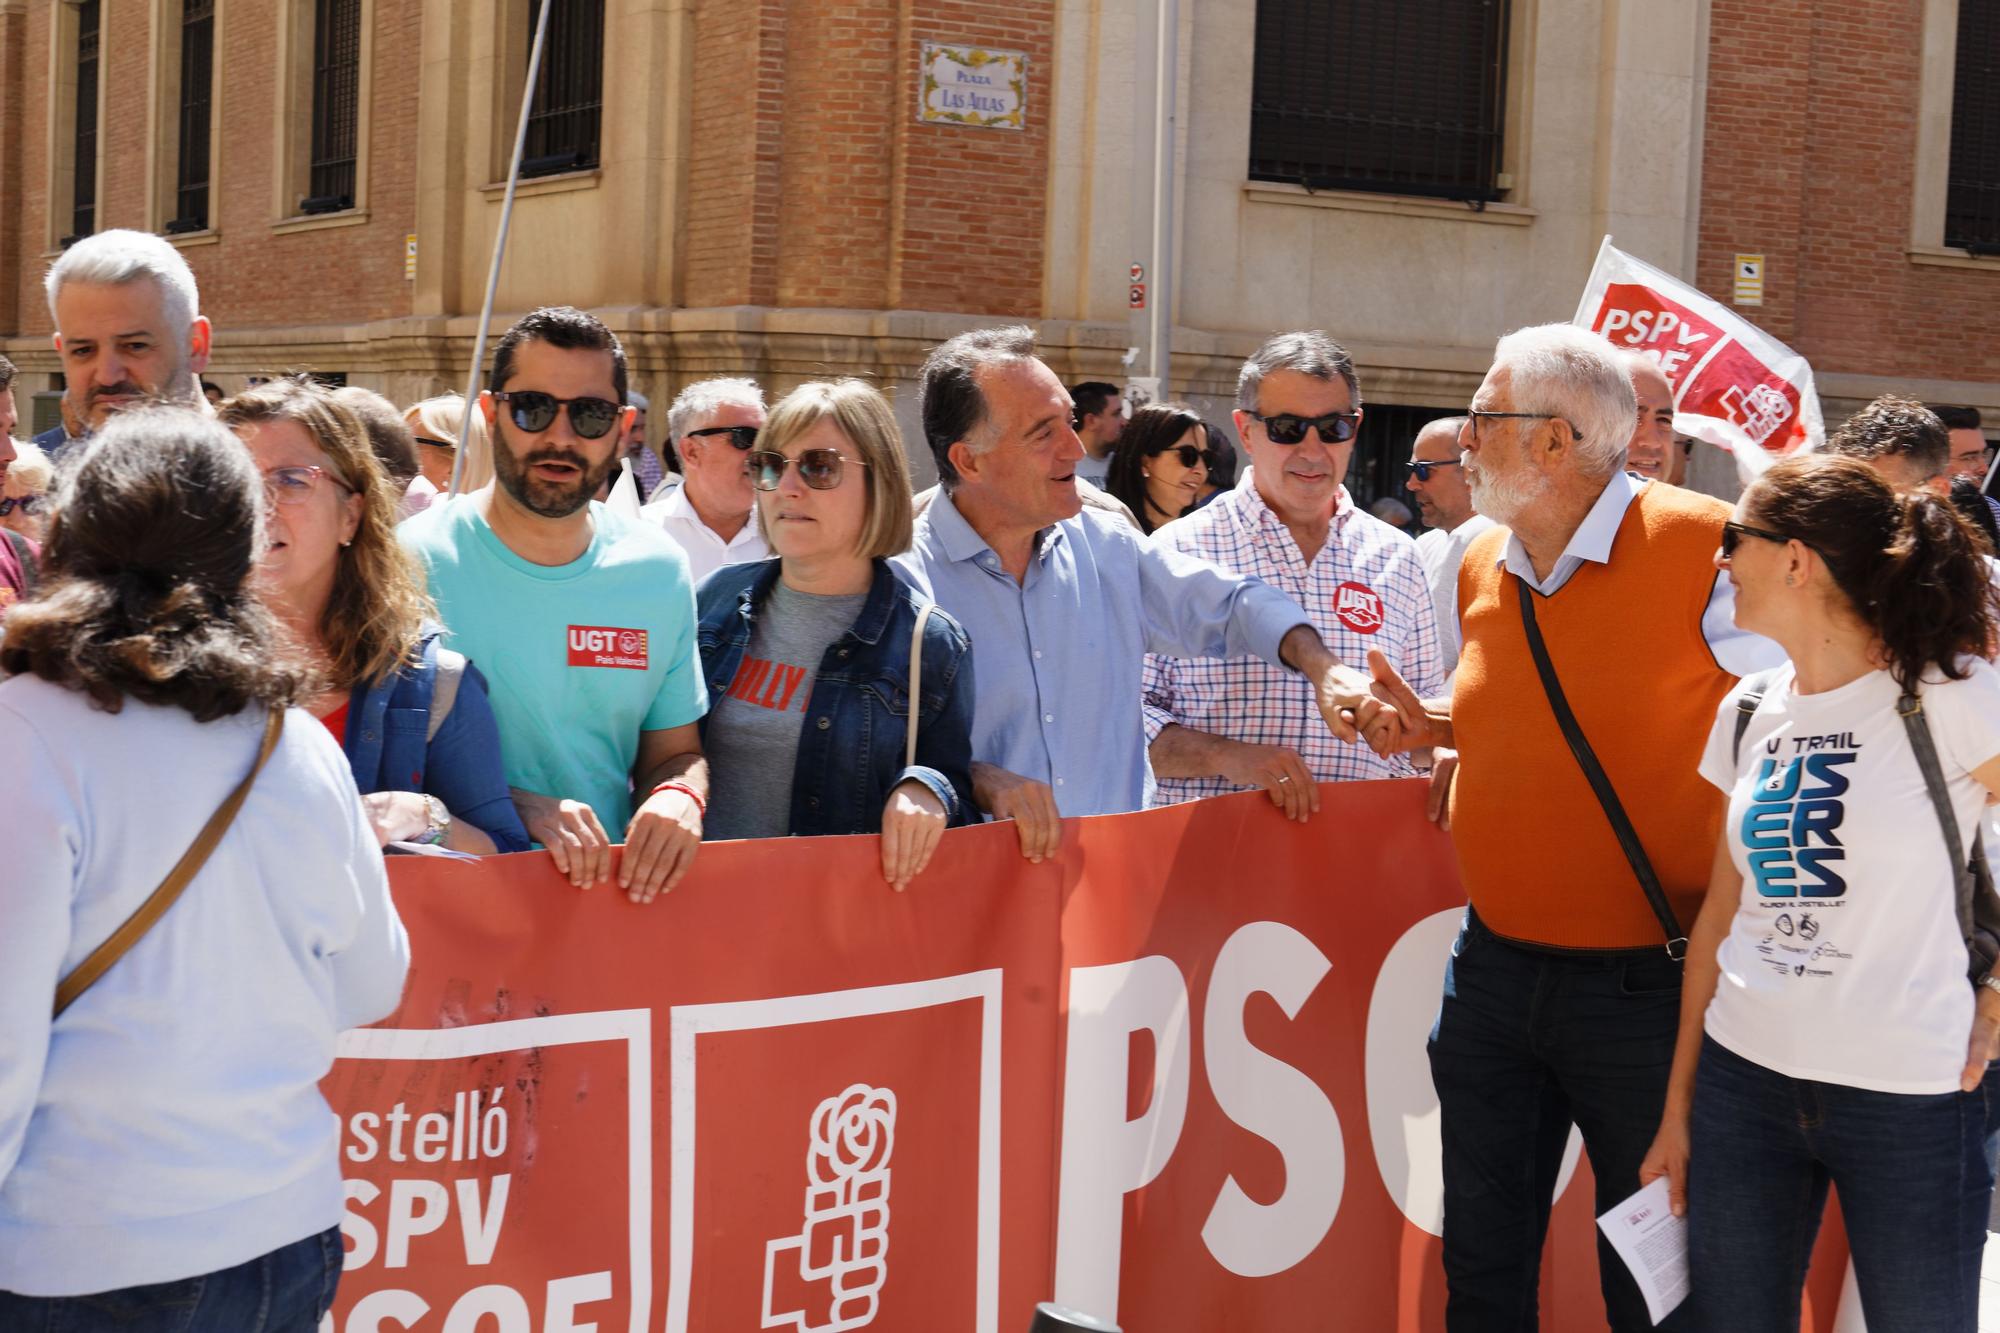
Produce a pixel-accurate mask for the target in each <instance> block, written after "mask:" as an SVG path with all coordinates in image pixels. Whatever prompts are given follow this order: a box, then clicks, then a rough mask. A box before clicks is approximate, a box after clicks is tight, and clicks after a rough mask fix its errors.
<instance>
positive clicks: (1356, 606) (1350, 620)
mask: <svg viewBox="0 0 2000 1333" xmlns="http://www.w3.org/2000/svg"><path fill="white" fill-rule="evenodd" d="M1333 614H1334V615H1335V616H1336V617H1338V618H1339V620H1340V623H1341V624H1343V625H1345V626H1347V628H1349V629H1351V630H1353V631H1354V632H1355V633H1356V634H1373V633H1374V632H1375V631H1377V630H1379V629H1381V628H1382V599H1381V597H1380V596H1378V595H1377V594H1376V592H1375V590H1374V589H1373V588H1371V587H1369V586H1368V585H1367V584H1365V583H1343V584H1341V585H1340V586H1339V587H1338V588H1335V589H1334V590H1333Z"/></svg>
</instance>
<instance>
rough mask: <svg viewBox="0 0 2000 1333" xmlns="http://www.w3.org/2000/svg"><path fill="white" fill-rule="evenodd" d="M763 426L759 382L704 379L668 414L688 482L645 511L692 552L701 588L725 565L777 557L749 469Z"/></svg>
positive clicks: (684, 393) (695, 576)
mask: <svg viewBox="0 0 2000 1333" xmlns="http://www.w3.org/2000/svg"><path fill="white" fill-rule="evenodd" d="M763 428H764V391H763V390H762V389H760V388H758V387H757V382H756V381H755V380H747V379H713V380H701V381H699V382H698V383H694V384H690V385H688V386H687V388H685V389H682V390H681V393H680V397H678V398H676V399H674V405H673V406H672V407H670V408H668V409H667V438H668V439H669V440H671V441H672V442H673V445H674V448H675V450H676V451H678V453H679V454H680V460H681V471H682V475H683V476H684V478H685V480H683V481H682V482H681V484H680V485H678V486H676V487H674V488H673V489H672V490H670V491H668V492H667V493H666V494H665V495H663V496H661V497H660V498H659V499H658V500H655V501H653V502H652V503H651V504H649V505H647V506H645V508H643V509H642V510H640V513H641V514H643V515H644V516H645V517H646V518H648V519H651V520H652V521H653V522H655V523H657V524H659V525H660V527H662V528H663V529H665V530H666V534H667V535H668V536H669V537H672V538H673V539H674V541H675V542H677V543H678V544H679V545H680V548H681V549H682V550H683V551H685V552H687V558H688V571H689V573H690V574H691V575H692V577H693V579H694V582H695V583H696V584H697V585H699V584H700V583H701V581H702V580H703V579H705V578H707V577H708V576H709V575H710V574H712V573H714V572H715V571H716V570H718V569H720V568H722V567H723V566H724V565H740V564H743V563H745V562H746V561H750V560H762V559H764V558H766V557H767V556H769V555H770V554H771V548H770V546H769V545H768V544H766V542H765V541H764V533H763V531H762V529H760V528H759V527H758V525H757V516H756V514H755V513H754V512H753V510H754V508H755V503H754V500H753V497H752V493H751V490H750V474H749V473H748V472H747V471H746V470H745V468H744V464H743V460H744V457H745V456H746V455H748V454H749V452H750V450H751V449H752V448H753V447H754V446H755V445H756V443H757V432H758V431H760V430H762V429H763Z"/></svg>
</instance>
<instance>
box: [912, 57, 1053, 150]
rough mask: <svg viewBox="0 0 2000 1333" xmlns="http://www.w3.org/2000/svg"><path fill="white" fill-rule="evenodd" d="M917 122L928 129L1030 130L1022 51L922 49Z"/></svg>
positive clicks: (1025, 62) (1024, 63) (1024, 62)
mask: <svg viewBox="0 0 2000 1333" xmlns="http://www.w3.org/2000/svg"><path fill="white" fill-rule="evenodd" d="M921 68H922V73H923V82H922V84H921V86H920V87H919V89H918V93H917V119H918V120H919V121H921V122H922V123H924V124H926V125H968V126H972V127H974V128H977V129H983V130H1018V129H1022V128H1024V127H1025V126H1026V124H1027V105H1028V57H1027V53H1026V52H1023V51H989V50H987V49H986V48H985V47H981V46H946V45H944V44H943V43H942V42H925V43H924V44H923V64H922V67H921Z"/></svg>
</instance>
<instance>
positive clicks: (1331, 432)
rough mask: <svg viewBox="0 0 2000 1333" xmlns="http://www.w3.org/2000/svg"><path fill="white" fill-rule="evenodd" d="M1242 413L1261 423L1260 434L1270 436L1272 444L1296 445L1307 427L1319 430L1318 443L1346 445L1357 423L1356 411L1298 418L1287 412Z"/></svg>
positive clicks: (1358, 419)
mask: <svg viewBox="0 0 2000 1333" xmlns="http://www.w3.org/2000/svg"><path fill="white" fill-rule="evenodd" d="M1245 415H1247V416H1248V417H1249V418H1250V419H1251V420H1252V421H1256V422H1260V423H1262V425H1263V427H1264V433H1265V434H1266V435H1268V436H1270V437H1271V443H1272V444H1297V443H1299V442H1300V441H1302V440H1304V439H1305V437H1306V427H1308V426H1310V427H1312V428H1313V429H1314V430H1316V431H1318V432H1319V440H1320V443H1321V444H1346V443H1347V442H1348V441H1349V440H1351V439H1353V438H1354V431H1355V428H1356V427H1358V426H1359V425H1360V424H1361V414H1360V413H1359V412H1328V413H1327V414H1326V415H1325V416H1323V417H1302V416H1296V415H1294V414H1293V413H1290V412H1280V413H1278V414H1277V415H1276V416H1269V417H1260V416H1258V415H1257V414H1256V413H1255V412H1250V413H1246V414H1245Z"/></svg>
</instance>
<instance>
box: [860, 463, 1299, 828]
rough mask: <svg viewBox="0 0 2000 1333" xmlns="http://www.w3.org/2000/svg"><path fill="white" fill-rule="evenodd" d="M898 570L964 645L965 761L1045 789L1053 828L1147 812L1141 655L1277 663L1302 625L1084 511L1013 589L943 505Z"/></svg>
mask: <svg viewBox="0 0 2000 1333" xmlns="http://www.w3.org/2000/svg"><path fill="white" fill-rule="evenodd" d="M897 563H898V564H900V565H901V566H902V567H903V568H904V569H905V570H907V571H908V572H909V573H910V575H911V576H912V578H913V579H914V580H915V581H916V582H917V583H919V584H920V585H921V586H922V587H923V588H924V589H925V590H926V591H927V592H929V593H930V595H931V597H932V598H933V599H934V600H935V601H936V602H937V604H938V605H939V606H941V607H943V608H944V609H945V610H947V611H949V612H951V614H952V616H953V617H954V618H956V619H957V621H958V622H959V624H961V625H963V626H964V627H965V631H966V633H967V634H969V635H970V636H971V637H972V660H973V664H974V667H975V669H976V672H977V675H976V680H977V682H978V686H977V689H978V697H977V698H976V699H975V700H974V703H973V710H972V757H973V758H974V759H975V760H978V761H980V762H984V763H988V764H995V765H998V766H999V767H1001V768H1004V769H1007V770H1008V771H1009V772H1013V773H1018V774H1020V775H1021V776H1022V777H1025V778H1033V779H1034V780H1035V781H1037V782H1046V783H1048V784H1049V786H1050V788H1051V789H1053V790H1054V792H1055V800H1056V808H1057V809H1058V810H1060V811H1061V812H1062V814H1063V815H1064V816H1065V817H1068V816H1072V815H1108V814H1122V813H1124V812H1125V811H1128V810H1141V809H1144V808H1145V806H1146V803H1147V799H1148V797H1149V796H1150V795H1151V793H1152V786H1153V770H1152V766H1151V765H1150V764H1149V763H1148V762H1147V760H1146V735H1145V730H1144V728H1143V726H1142V723H1141V716H1140V708H1139V694H1140V682H1139V675H1140V671H1141V669H1142V667H1143V666H1144V663H1145V655H1146V654H1147V653H1149V652H1154V653H1168V654H1171V655H1173V656H1175V657H1243V656H1254V657H1261V658H1263V659H1264V660H1265V661H1267V662H1277V661H1278V644H1279V643H1280V641H1282V640H1283V639H1284V637H1285V635H1286V633H1288V632H1289V631H1290V630H1291V629H1292V627H1293V626H1295V625H1305V624H1310V623H1311V621H1310V619H1309V618H1308V617H1307V615H1306V613H1305V612H1304V611H1302V610H1301V609H1300V608H1299V606H1298V605H1297V603H1295V602H1293V601H1292V600H1291V598H1289V597H1286V596H1285V595H1284V594H1283V593H1281V592H1278V591H1277V590H1276V589H1274V588H1271V587H1269V586H1267V585H1266V584H1264V583H1261V582H1259V581H1258V580H1256V579H1239V578H1236V577H1234V576H1232V575H1230V574H1226V573H1224V572H1223V571H1222V570H1220V569H1217V568H1216V567H1215V566H1214V565H1211V564H1209V563H1208V562H1207V561H1205V560H1198V559H1196V558H1194V557H1193V556H1187V555H1182V554H1180V553H1179V552H1177V551H1170V550H1167V549H1166V548H1164V547H1160V546H1156V545H1154V544H1153V543H1152V542H1150V541H1148V540H1147V539H1146V538H1145V537H1143V536H1141V535H1140V534H1139V533H1138V532H1137V531H1136V530H1135V529H1133V528H1132V527H1131V525H1130V524H1128V523H1126V522H1125V521H1124V520H1123V519H1120V518H1117V517H1115V516H1113V515H1110V514H1106V513H1102V512H1099V511H1097V510H1094V509H1085V510H1084V511H1083V512H1082V513H1080V514H1078V515H1077V516H1076V517H1075V518H1070V519H1065V520H1063V521H1062V522H1061V523H1057V524H1055V525H1053V526H1052V527H1047V528H1044V529H1042V530H1041V531H1040V532H1038V533H1036V534H1035V550H1034V554H1033V555H1032V556H1030V557H1029V560H1028V570H1027V576H1026V577H1025V578H1024V579H1023V580H1022V582H1020V583H1016V582H1014V579H1013V577H1012V576H1011V575H1009V574H1008V573H1007V571H1006V570H1005V569H1004V568H1002V567H1001V564H1000V557H999V556H998V555H997V554H995V552H994V550H993V548H992V547H991V546H989V545H987V543H986V539H985V538H984V537H981V536H980V535H979V534H978V533H977V532H975V531H973V528H972V525H971V524H970V523H967V522H966V521H965V516H964V515H962V514H960V513H959V512H958V508H957V506H956V505H954V504H953V503H952V498H951V496H950V495H948V494H945V493H943V492H939V494H938V496H937V499H936V500H935V501H933V502H932V504H931V506H930V508H929V509H927V510H926V511H925V512H924V516H923V517H922V518H921V519H919V520H918V521H917V530H916V539H915V541H914V543H913V544H912V546H911V548H910V550H909V551H908V552H906V553H905V554H903V555H901V556H898V557H897Z"/></svg>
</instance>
